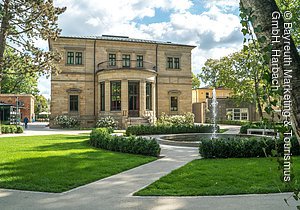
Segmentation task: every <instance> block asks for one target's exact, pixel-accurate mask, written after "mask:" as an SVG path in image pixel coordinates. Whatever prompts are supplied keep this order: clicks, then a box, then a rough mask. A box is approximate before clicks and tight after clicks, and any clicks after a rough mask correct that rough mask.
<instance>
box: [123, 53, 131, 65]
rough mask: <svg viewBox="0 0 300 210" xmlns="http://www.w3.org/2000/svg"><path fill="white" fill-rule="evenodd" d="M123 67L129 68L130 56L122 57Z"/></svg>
mask: <svg viewBox="0 0 300 210" xmlns="http://www.w3.org/2000/svg"><path fill="white" fill-rule="evenodd" d="M122 61H123V67H130V55H123V56H122Z"/></svg>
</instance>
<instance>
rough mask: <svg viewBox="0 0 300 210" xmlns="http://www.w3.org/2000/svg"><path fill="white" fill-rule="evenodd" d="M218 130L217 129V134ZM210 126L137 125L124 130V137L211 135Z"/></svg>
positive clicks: (211, 127)
mask: <svg viewBox="0 0 300 210" xmlns="http://www.w3.org/2000/svg"><path fill="white" fill-rule="evenodd" d="M219 130H220V128H219V127H218V132H219ZM212 131H213V126H212V125H192V126H190V125H171V126H166V125H137V126H130V127H128V128H127V129H126V135H127V136H130V135H151V134H176V133H211V132H212Z"/></svg>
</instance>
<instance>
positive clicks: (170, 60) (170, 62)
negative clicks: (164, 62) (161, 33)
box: [168, 57, 173, 69]
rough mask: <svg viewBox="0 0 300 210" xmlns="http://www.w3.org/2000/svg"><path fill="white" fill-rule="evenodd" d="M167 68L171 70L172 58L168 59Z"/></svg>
mask: <svg viewBox="0 0 300 210" xmlns="http://www.w3.org/2000/svg"><path fill="white" fill-rule="evenodd" d="M168 68H169V69H173V58H172V57H168Z"/></svg>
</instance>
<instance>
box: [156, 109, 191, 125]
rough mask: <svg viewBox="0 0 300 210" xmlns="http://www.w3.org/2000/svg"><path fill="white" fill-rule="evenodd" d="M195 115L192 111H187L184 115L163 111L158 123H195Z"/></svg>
mask: <svg viewBox="0 0 300 210" xmlns="http://www.w3.org/2000/svg"><path fill="white" fill-rule="evenodd" d="M194 118H195V115H194V114H193V113H191V112H187V113H185V114H184V115H167V114H165V113H162V115H161V116H160V118H158V120H157V125H165V126H171V125H190V126H192V125H193V124H194Z"/></svg>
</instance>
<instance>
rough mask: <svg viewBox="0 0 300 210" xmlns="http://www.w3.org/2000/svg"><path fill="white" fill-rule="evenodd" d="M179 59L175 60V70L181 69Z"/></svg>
mask: <svg viewBox="0 0 300 210" xmlns="http://www.w3.org/2000/svg"><path fill="white" fill-rule="evenodd" d="M179 68H180V66H179V58H174V69H179Z"/></svg>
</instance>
